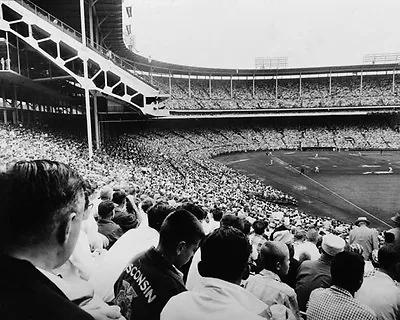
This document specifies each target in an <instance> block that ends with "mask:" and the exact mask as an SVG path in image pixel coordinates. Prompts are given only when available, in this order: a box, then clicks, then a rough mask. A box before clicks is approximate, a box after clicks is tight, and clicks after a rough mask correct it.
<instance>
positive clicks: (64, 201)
mask: <svg viewBox="0 0 400 320" xmlns="http://www.w3.org/2000/svg"><path fill="white" fill-rule="evenodd" d="M399 135H400V134H399V133H398V132H396V131H394V130H392V129H391V128H389V127H384V126H376V127H373V126H368V127H359V126H352V127H351V126H350V127H344V126H343V127H338V126H336V127H334V128H328V127H304V128H281V129H279V130H277V129H274V128H267V127H253V128H245V127H230V128H212V129H205V128H202V129H199V128H193V129H174V130H171V129H169V130H166V129H146V130H143V131H140V130H139V129H138V131H137V132H136V133H131V134H125V135H122V136H120V137H118V138H114V139H110V140H109V141H106V143H105V144H104V145H103V147H102V149H101V150H99V151H97V152H96V153H95V155H94V157H93V159H89V158H88V156H87V148H86V146H85V143H84V141H83V140H82V138H81V137H79V136H77V135H72V134H69V133H63V132H60V131H53V130H52V129H50V128H45V127H41V126H32V127H24V126H12V125H2V126H1V127H0V165H1V168H2V172H4V171H5V172H6V173H2V174H1V175H0V183H1V190H3V191H4V192H5V196H4V197H2V199H1V200H0V203H1V207H2V221H3V222H4V232H3V234H2V237H3V238H2V239H1V241H2V246H3V247H2V252H1V255H0V260H1V263H0V269H1V270H2V272H0V275H1V276H0V283H1V287H2V288H3V289H2V290H1V293H0V299H1V301H2V304H1V305H0V314H1V318H2V319H3V318H4V319H42V318H43V316H44V315H43V313H41V312H44V313H45V315H46V316H47V317H50V318H60V319H72V318H77V319H90V318H91V317H93V318H95V319H124V318H126V319H160V318H161V319H203V318H207V319H229V318H231V319H259V318H262V317H264V318H267V319H301V318H306V317H307V319H311V320H312V319H331V318H334V319H398V318H399V316H400V293H399V292H400V288H399V287H398V286H397V283H396V282H395V280H400V272H399V270H400V256H399V254H400V252H399V251H398V248H397V246H395V245H394V244H396V245H398V244H400V231H399V230H400V227H396V228H394V229H393V230H390V232H383V230H380V231H379V232H378V231H377V230H375V229H371V228H369V221H368V220H367V219H365V218H359V219H358V220H357V221H356V222H355V224H354V225H351V224H348V223H344V222H340V221H336V220H334V219H331V218H324V217H314V216H309V215H306V214H304V213H302V212H300V211H299V210H298V209H297V208H296V200H295V199H294V198H292V197H291V196H289V195H287V194H285V193H283V192H281V191H279V190H277V189H275V188H273V187H271V186H266V185H264V184H263V183H261V182H260V181H258V180H255V179H252V178H249V177H246V176H245V175H243V174H241V173H239V172H236V171H234V170H232V169H230V168H228V167H226V166H225V165H223V164H221V163H219V162H217V161H215V160H213V157H214V156H216V155H219V154H223V153H230V152H238V151H253V150H277V149H297V148H298V147H299V145H301V146H302V147H330V148H337V149H339V148H341V149H345V148H378V149H386V148H400V139H399ZM34 159H50V160H51V161H61V162H63V163H66V164H67V166H64V165H62V164H59V163H57V162H51V161H33V160H34ZM15 161H22V162H19V163H17V164H15V165H13V164H12V163H15ZM83 178H84V180H83ZM49 186H51V188H49ZM67 209H68V210H67ZM32 210H33V211H32ZM9 212H13V215H12V217H10V216H8V213H9ZM32 212H34V213H35V214H34V215H32V214H31V213H32ZM57 219H58V220H57ZM393 221H394V222H395V223H396V225H399V226H400V217H399V216H395V217H394V218H393ZM42 224H43V225H42ZM46 232H47V233H46ZM198 247H200V249H198ZM24 260H25V262H21V261H24ZM26 261H28V262H29V263H26ZM32 266H33V267H32ZM349 266H351V267H350V268H349ZM23 274H24V275H28V276H27V277H29V278H28V279H29V280H27V279H25V276H22V275H23ZM16 278H18V280H16ZM10 279H11V280H10ZM376 283H379V285H380V286H378V287H379V290H376V292H375V293H374V294H372V295H371V292H372V291H371V288H374V290H375V289H376ZM54 284H55V286H54ZM187 290H188V291H187ZM20 292H24V293H25V294H27V295H28V296H29V295H32V296H33V295H37V294H38V293H40V297H41V299H36V300H35V299H30V302H28V305H29V307H26V308H18V301H19V300H18V299H15V297H16V296H17V295H18V294H19V293H20ZM38 300H40V301H38ZM70 301H72V303H71V302H70ZM339 301H340V303H339ZM46 316H44V317H45V318H46Z"/></svg>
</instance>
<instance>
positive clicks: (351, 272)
mask: <svg viewBox="0 0 400 320" xmlns="http://www.w3.org/2000/svg"><path fill="white" fill-rule="evenodd" d="M364 265H365V262H364V259H363V257H362V256H361V255H359V254H357V253H354V252H348V251H343V252H339V253H338V254H337V255H336V256H335V257H334V258H333V261H332V264H331V276H332V285H335V286H338V287H340V288H343V289H345V290H347V291H349V292H350V293H351V294H353V295H354V293H355V292H356V291H357V290H358V289H360V287H361V285H362V282H363V277H364Z"/></svg>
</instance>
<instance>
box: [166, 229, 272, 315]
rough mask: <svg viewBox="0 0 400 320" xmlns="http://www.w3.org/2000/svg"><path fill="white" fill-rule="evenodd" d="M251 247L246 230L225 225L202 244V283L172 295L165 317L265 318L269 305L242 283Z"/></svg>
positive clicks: (200, 269)
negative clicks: (244, 232) (191, 289)
mask: <svg viewBox="0 0 400 320" xmlns="http://www.w3.org/2000/svg"><path fill="white" fill-rule="evenodd" d="M250 252H251V247H250V244H249V242H248V240H247V237H246V236H245V235H244V234H243V232H241V231H239V230H238V229H236V228H233V227H221V228H219V229H216V230H214V231H213V232H212V233H210V234H209V235H208V236H207V237H206V239H205V240H204V242H203V244H202V246H201V261H200V262H199V271H200V274H201V276H202V279H201V281H200V283H199V284H198V285H197V286H196V287H195V288H194V290H193V291H187V292H183V293H180V294H179V295H177V296H175V297H172V298H171V299H170V300H169V302H168V303H167V305H166V306H165V308H164V310H163V311H162V313H161V319H162V320H189V319H190V320H200V319H201V320H204V319H209V320H213V319H230V320H235V319H246V320H247V319H263V318H262V317H261V316H260V315H267V311H266V310H267V309H268V307H267V305H265V304H264V303H263V302H262V301H260V300H258V299H257V298H256V297H255V296H253V295H252V294H251V293H250V292H248V291H247V290H245V289H243V288H242V287H240V282H241V279H242V277H243V274H244V273H245V270H246V267H247V262H248V259H249V256H250Z"/></svg>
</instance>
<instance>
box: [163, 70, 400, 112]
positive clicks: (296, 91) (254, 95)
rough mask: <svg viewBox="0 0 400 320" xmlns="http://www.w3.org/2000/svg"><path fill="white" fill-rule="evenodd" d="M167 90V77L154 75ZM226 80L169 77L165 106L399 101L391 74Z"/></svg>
mask: <svg viewBox="0 0 400 320" xmlns="http://www.w3.org/2000/svg"><path fill="white" fill-rule="evenodd" d="M156 79H157V80H158V81H159V82H162V83H163V86H164V90H166V92H169V79H168V78H160V77H156ZM277 84H278V87H276V81H275V80H274V79H269V80H261V79H256V80H255V81H254V90H253V80H252V79H247V80H236V79H235V80H233V81H232V87H231V82H230V80H225V79H213V80H212V81H211V88H210V82H209V81H208V80H206V79H191V80H190V89H189V79H185V78H172V79H171V99H169V100H168V101H166V102H165V105H166V107H167V108H169V109H178V110H183V109H186V110H202V109H205V110H214V109H215V110H232V109H233V110H235V109H272V108H285V109H287V108H324V107H354V106H388V105H397V104H399V102H400V86H399V82H398V80H396V81H395V85H394V86H393V79H392V76H391V75H373V76H372V75H368V76H364V77H363V79H362V84H361V77H360V76H335V77H332V78H331V80H329V77H316V78H302V79H301V85H300V80H299V79H278V81H277Z"/></svg>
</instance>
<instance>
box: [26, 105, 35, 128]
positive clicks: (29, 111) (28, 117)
mask: <svg viewBox="0 0 400 320" xmlns="http://www.w3.org/2000/svg"><path fill="white" fill-rule="evenodd" d="M32 109H33V108H32ZM26 122H27V123H28V124H30V123H31V110H30V109H29V102H27V103H26Z"/></svg>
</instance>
